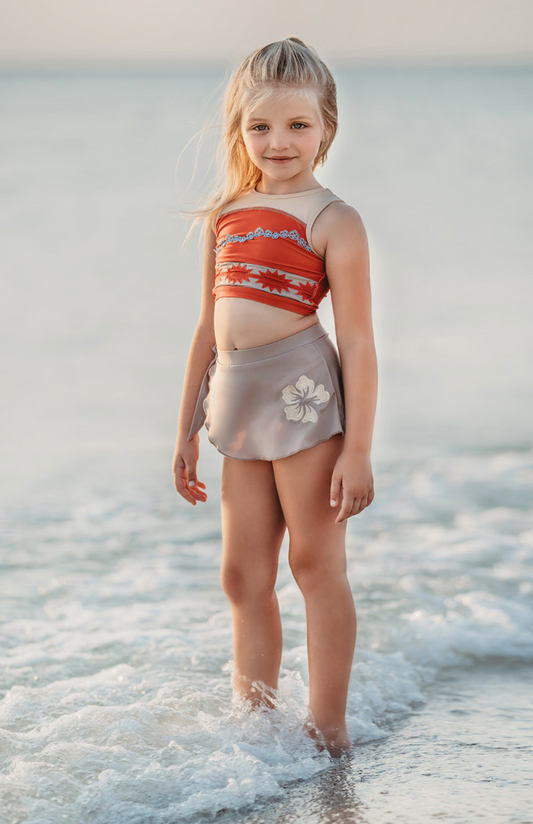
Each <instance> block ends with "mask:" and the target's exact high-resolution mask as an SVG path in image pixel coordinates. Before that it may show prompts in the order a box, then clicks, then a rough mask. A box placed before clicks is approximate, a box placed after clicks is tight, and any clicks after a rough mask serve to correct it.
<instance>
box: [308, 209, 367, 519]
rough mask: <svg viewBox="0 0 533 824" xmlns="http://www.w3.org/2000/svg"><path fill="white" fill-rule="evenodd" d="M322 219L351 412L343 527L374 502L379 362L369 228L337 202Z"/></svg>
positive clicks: (339, 490) (336, 490) (340, 465)
mask: <svg viewBox="0 0 533 824" xmlns="http://www.w3.org/2000/svg"><path fill="white" fill-rule="evenodd" d="M320 217H322V218H323V219H322V221H321V223H320V234H321V236H322V237H323V238H325V239H326V253H325V259H326V272H327V276H328V281H329V284H330V287H331V301H332V305H333V314H334V317H335V330H336V335H337V346H338V349H339V356H340V361H341V366H342V375H343V381H344V396H345V407H346V432H345V440H344V449H343V451H342V453H341V456H340V457H339V459H338V461H337V464H336V466H335V469H334V471H333V475H332V479H331V505H332V506H337V505H338V504H339V502H341V508H340V511H339V513H338V515H337V518H336V523H338V524H340V523H342V521H344V520H346V518H349V517H350V516H352V515H357V514H358V513H359V512H362V511H363V509H365V508H366V507H367V506H368V505H369V504H371V503H372V501H373V499H374V479H373V477H372V467H371V463H370V449H371V446H372V432H373V428H374V416H375V413H376V400H377V360H376V350H375V347H374V333H373V329H372V311H371V294H370V273H369V258H368V242H367V237H366V232H365V228H364V226H363V223H362V221H361V218H360V217H359V214H358V213H357V212H356V211H355V209H352V207H351V206H347V205H346V204H345V203H332V204H331V205H330V206H329V208H328V209H325V210H324V212H323V215H321V216H320ZM317 224H318V221H317ZM317 228H318V226H317Z"/></svg>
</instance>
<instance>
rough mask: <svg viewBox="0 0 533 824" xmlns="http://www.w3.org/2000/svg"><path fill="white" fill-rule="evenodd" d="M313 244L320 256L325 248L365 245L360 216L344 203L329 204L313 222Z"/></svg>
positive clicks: (364, 231)
mask: <svg viewBox="0 0 533 824" xmlns="http://www.w3.org/2000/svg"><path fill="white" fill-rule="evenodd" d="M313 243H314V245H315V247H316V248H317V249H319V250H320V254H322V256H323V255H324V254H325V250H326V248H331V246H332V245H334V246H337V247H346V246H353V247H354V248H355V247H359V248H360V247H362V246H366V244H367V235H366V229H365V226H364V224H363V220H362V218H361V215H360V214H359V212H358V211H357V209H354V207H353V206H350V205H349V204H348V203H346V202H345V201H343V200H342V201H341V200H340V199H339V200H338V201H336V202H331V204H330V205H328V208H327V209H323V210H322V212H321V213H320V214H319V215H318V217H317V220H316V221H315V225H314V230H313Z"/></svg>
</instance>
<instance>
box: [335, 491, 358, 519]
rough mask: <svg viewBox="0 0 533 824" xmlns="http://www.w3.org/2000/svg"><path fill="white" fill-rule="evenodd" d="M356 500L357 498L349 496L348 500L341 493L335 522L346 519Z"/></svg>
mask: <svg viewBox="0 0 533 824" xmlns="http://www.w3.org/2000/svg"><path fill="white" fill-rule="evenodd" d="M358 502H359V498H351V499H350V500H349V499H348V498H346V497H345V496H344V495H343V498H342V506H341V511H340V512H339V514H338V516H337V519H336V521H335V523H336V524H341V523H342V522H343V521H345V520H346V518H349V517H350V515H351V514H352V509H353V508H354V505H355V504H356V503H358Z"/></svg>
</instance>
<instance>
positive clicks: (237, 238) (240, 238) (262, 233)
mask: <svg viewBox="0 0 533 824" xmlns="http://www.w3.org/2000/svg"><path fill="white" fill-rule="evenodd" d="M255 237H270V238H272V240H278V238H280V237H281V238H290V240H295V241H296V242H297V243H298V246H301V247H302V248H303V249H306V250H307V251H308V252H313V250H312V249H311V247H310V246H309V244H308V243H307V242H306V241H305V240H304V239H303V237H300V235H299V234H298V232H297V231H296V229H292V231H290V232H289V231H287V229H282V230H281V232H273V231H272V230H271V229H261V227H260V226H258V227H257V229H256V230H255V231H254V232H248V234H246V235H226V237H225V238H224V240H223V241H221V243H219V244H218V246H217V247H216V249H215V255H218V253H219V252H220V250H221V249H223V248H224V246H225V245H226V244H227V243H244V242H245V241H246V240H253V239H254V238H255ZM313 254H314V253H313Z"/></svg>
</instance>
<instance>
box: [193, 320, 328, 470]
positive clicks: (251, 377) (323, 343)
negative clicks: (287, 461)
mask: <svg viewBox="0 0 533 824" xmlns="http://www.w3.org/2000/svg"><path fill="white" fill-rule="evenodd" d="M213 351H214V352H215V358H214V359H213V361H212V362H211V363H210V364H209V366H208V368H207V371H206V373H205V375H204V379H203V381H202V385H201V387H200V392H199V395H198V400H197V403H196V409H195V412H194V416H193V420H192V424H191V428H190V430H189V436H188V439H189V440H190V439H191V438H192V437H193V436H194V435H195V434H196V433H197V432H198V431H199V429H200V428H201V427H202V425H203V424H204V423H205V427H206V429H207V432H208V438H209V440H210V441H211V443H212V444H214V446H216V448H217V449H218V451H219V452H221V453H222V454H223V455H227V456H228V457H229V458H238V459H240V460H244V461H253V460H264V461H274V460H277V459H279V458H286V457H287V456H289V455H293V454H294V453H295V452H299V451H300V450H302V449H309V447H311V446H315V445H316V444H317V443H321V442H322V441H327V440H328V439H329V438H331V436H332V435H335V434H337V433H343V432H344V394H343V387H342V373H341V366H340V362H339V356H338V354H337V350H336V349H335V346H334V345H333V343H332V341H331V340H330V338H329V335H328V333H327V332H326V330H325V329H324V327H323V326H322V325H321V323H315V324H314V325H313V326H310V327H309V328H307V329H303V330H302V331H301V332H297V333H296V334H295V335H291V336H290V337H288V338H283V339H282V340H278V341H275V342H274V343H267V344H266V346H254V347H253V348H251V349H235V350H217V348H216V347H213Z"/></svg>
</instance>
